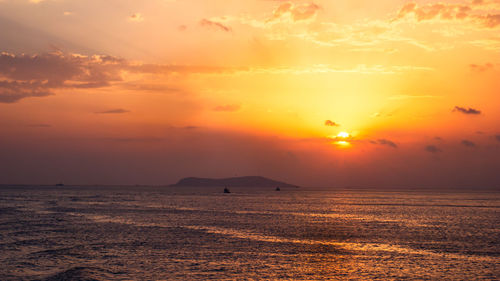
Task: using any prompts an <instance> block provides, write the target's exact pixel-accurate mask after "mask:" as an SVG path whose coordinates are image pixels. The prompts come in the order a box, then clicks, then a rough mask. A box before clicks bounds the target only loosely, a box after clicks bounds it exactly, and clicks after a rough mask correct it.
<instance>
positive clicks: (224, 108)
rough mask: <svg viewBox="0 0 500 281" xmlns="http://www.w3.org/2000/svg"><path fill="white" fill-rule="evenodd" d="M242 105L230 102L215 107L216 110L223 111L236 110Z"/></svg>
mask: <svg viewBox="0 0 500 281" xmlns="http://www.w3.org/2000/svg"><path fill="white" fill-rule="evenodd" d="M240 108H241V106H240V105H237V104H229V105H218V106H216V107H214V111H221V112H234V111H238V110H240Z"/></svg>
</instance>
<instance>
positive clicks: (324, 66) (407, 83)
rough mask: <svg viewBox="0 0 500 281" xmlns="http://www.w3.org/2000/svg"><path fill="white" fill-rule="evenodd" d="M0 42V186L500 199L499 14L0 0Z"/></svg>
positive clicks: (405, 6)
mask: <svg viewBox="0 0 500 281" xmlns="http://www.w3.org/2000/svg"><path fill="white" fill-rule="evenodd" d="M144 2H145V3H144ZM0 27H1V28H0V38H1V40H0V52H2V53H1V54H0V157H2V158H3V160H2V161H1V162H2V163H0V183H54V182H58V181H64V182H67V183H82V184H94V183H95V184H97V183H99V184H101V183H102V184H136V183H144V184H167V183H171V182H175V181H177V180H178V179H179V178H181V177H184V176H207V177H225V176H235V175H263V176H268V177H272V178H276V179H280V180H286V181H290V182H293V183H297V184H301V185H316V186H317V185H322V186H412V187H413V186H416V187H418V186H432V187H433V186H446V187H455V186H474V187H476V186H477V187H481V186H489V187H490V186H491V187H499V186H500V178H499V177H498V176H497V171H496V170H497V167H499V166H500V110H499V108H500V97H499V94H500V56H499V55H500V32H499V31H500V1H498V0H482V1H481V0H473V1H447V2H440V1H400V0H384V1H369V0H351V1H326V0H317V1H278V0H276V1H271V0H251V1H230V0H224V1H223V0H212V1H201V0H197V1H195V0H182V1H181V0H177V1H176V0H151V1H136V0H128V1H123V0H114V1H95V0H36V1H35V0H31V1H29V0H0ZM341 132H345V133H347V134H349V135H348V136H347V137H338V134H339V133H341Z"/></svg>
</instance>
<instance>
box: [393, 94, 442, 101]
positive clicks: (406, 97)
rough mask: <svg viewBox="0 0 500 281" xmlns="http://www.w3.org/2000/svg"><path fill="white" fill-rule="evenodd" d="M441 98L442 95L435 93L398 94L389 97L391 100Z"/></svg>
mask: <svg viewBox="0 0 500 281" xmlns="http://www.w3.org/2000/svg"><path fill="white" fill-rule="evenodd" d="M435 98H441V96H433V95H396V96H391V97H389V99H390V100H408V99H435Z"/></svg>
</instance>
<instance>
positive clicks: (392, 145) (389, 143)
mask: <svg viewBox="0 0 500 281" xmlns="http://www.w3.org/2000/svg"><path fill="white" fill-rule="evenodd" d="M377 142H378V144H381V145H387V146H390V147H393V148H398V145H397V144H395V143H394V142H393V141H390V140H387V139H379V140H377Z"/></svg>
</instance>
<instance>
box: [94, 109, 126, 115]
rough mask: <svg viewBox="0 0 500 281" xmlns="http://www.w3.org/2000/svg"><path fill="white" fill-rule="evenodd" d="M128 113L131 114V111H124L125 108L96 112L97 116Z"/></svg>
mask: <svg viewBox="0 0 500 281" xmlns="http://www.w3.org/2000/svg"><path fill="white" fill-rule="evenodd" d="M128 112H130V111H129V110H126V109H123V108H116V109H110V110H104V111H98V112H96V114H122V113H128Z"/></svg>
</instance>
